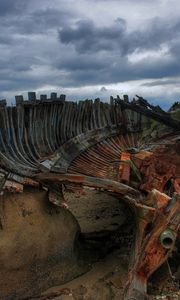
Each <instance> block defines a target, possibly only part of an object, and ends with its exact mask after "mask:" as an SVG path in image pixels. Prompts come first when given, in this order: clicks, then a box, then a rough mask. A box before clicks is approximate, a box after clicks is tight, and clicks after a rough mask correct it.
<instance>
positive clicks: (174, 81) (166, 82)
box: [141, 78, 179, 87]
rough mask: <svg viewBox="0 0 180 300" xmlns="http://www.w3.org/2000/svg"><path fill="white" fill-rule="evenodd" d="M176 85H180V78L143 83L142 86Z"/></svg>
mask: <svg viewBox="0 0 180 300" xmlns="http://www.w3.org/2000/svg"><path fill="white" fill-rule="evenodd" d="M174 84H178V85H179V78H177V79H166V80H164V79H163V80H155V81H151V82H146V83H143V84H142V85H141V86H145V87H153V86H163V85H174Z"/></svg>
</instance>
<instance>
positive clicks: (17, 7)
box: [0, 0, 28, 16]
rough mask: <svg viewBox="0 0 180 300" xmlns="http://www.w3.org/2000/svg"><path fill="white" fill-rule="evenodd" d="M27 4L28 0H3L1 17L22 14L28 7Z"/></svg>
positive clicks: (0, 6)
mask: <svg viewBox="0 0 180 300" xmlns="http://www.w3.org/2000/svg"><path fill="white" fill-rule="evenodd" d="M27 2H28V1H26V0H1V1H0V15H1V16H7V15H9V14H10V15H12V14H16V13H20V11H21V10H22V9H24V8H25V7H26V6H27Z"/></svg>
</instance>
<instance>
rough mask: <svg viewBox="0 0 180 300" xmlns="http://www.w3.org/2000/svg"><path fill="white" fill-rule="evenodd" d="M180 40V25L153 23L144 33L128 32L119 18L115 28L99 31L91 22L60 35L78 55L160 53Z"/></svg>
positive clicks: (68, 28)
mask: <svg viewBox="0 0 180 300" xmlns="http://www.w3.org/2000/svg"><path fill="white" fill-rule="evenodd" d="M179 37H180V22H177V23H174V24H173V22H172V23H169V24H168V23H167V24H166V23H164V22H162V21H161V19H158V18H155V19H153V20H151V24H150V25H149V24H148V26H146V25H145V26H144V28H143V29H139V30H134V31H133V32H128V31H127V26H126V21H125V20H124V19H121V18H118V19H117V20H116V21H115V22H114V24H113V25H111V26H108V27H106V26H104V27H98V26H96V25H95V24H94V23H93V22H92V21H79V22H77V23H76V25H75V26H72V27H64V28H62V29H61V30H60V31H59V39H60V41H61V42H62V43H64V44H67V45H68V44H71V45H73V46H74V47H75V49H76V51H77V52H79V53H85V52H87V53H88V52H94V53H95V52H96V51H113V50H118V51H120V52H121V53H122V54H123V55H127V54H129V53H132V52H134V51H135V50H141V51H142V50H151V49H153V50H154V49H158V48H159V47H160V45H161V44H163V43H166V42H168V43H169V42H171V41H172V40H175V39H176V38H179Z"/></svg>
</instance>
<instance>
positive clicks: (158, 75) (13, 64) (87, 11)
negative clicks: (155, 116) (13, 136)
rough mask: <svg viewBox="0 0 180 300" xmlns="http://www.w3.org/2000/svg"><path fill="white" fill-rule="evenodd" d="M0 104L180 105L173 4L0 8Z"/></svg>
mask: <svg viewBox="0 0 180 300" xmlns="http://www.w3.org/2000/svg"><path fill="white" fill-rule="evenodd" d="M0 29H1V30H0V99H3V98H6V99H7V100H8V102H9V103H11V102H12V101H13V97H14V95H18V94H23V95H25V98H27V91H36V92H37V93H38V94H41V93H46V92H47V93H50V92H52V91H54V92H58V93H65V94H66V95H67V97H68V99H74V100H79V99H84V98H96V97H100V98H102V99H104V100H106V99H107V100H109V96H110V95H117V94H119V95H122V94H129V95H130V96H133V95H135V94H138V95H142V96H143V97H145V98H146V99H148V100H150V101H151V103H154V104H156V103H159V104H160V105H163V107H165V108H166V107H168V106H169V105H170V104H171V103H172V102H174V101H175V100H180V1H179V0H151V1H148V0H29V1H27V0H0Z"/></svg>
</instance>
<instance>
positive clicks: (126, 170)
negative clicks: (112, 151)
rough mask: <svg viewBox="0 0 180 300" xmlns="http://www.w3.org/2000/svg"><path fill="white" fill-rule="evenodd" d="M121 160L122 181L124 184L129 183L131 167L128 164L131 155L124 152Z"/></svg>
mask: <svg viewBox="0 0 180 300" xmlns="http://www.w3.org/2000/svg"><path fill="white" fill-rule="evenodd" d="M120 159H121V161H122V162H121V164H120V166H119V172H120V180H121V181H123V182H129V179H130V166H129V164H127V163H126V162H127V161H130V160H131V154H130V153H128V152H122V153H121V157H120ZM123 162H125V163H123Z"/></svg>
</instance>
